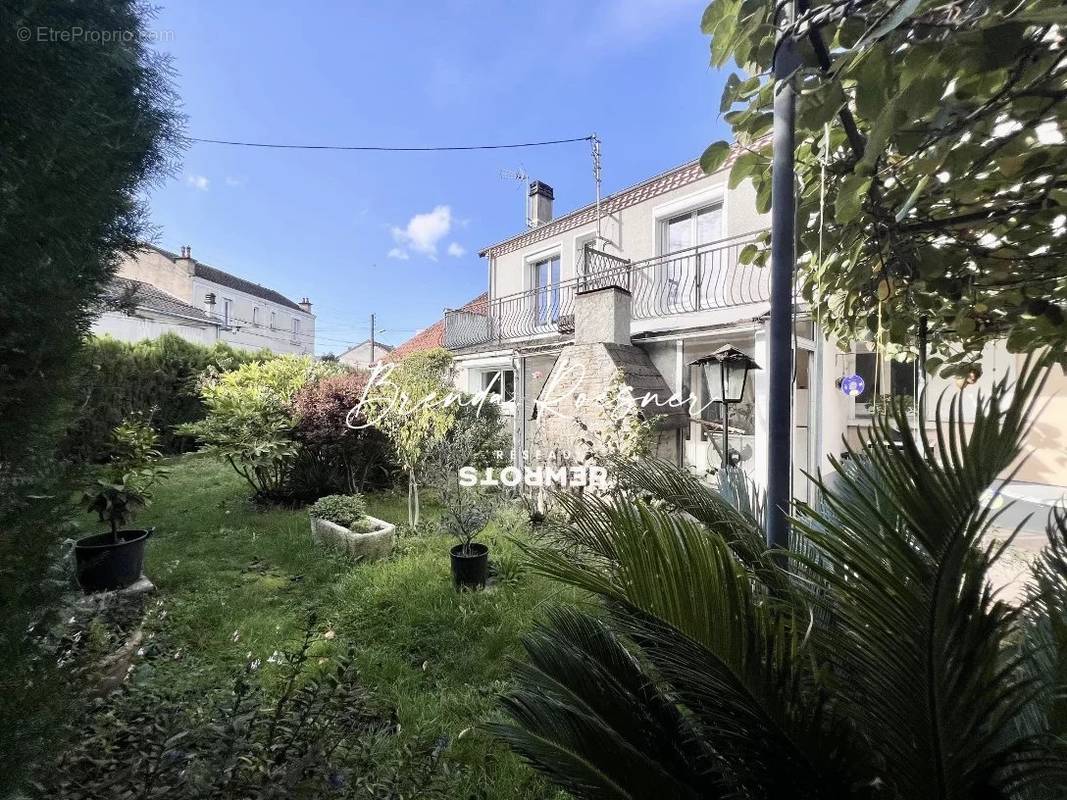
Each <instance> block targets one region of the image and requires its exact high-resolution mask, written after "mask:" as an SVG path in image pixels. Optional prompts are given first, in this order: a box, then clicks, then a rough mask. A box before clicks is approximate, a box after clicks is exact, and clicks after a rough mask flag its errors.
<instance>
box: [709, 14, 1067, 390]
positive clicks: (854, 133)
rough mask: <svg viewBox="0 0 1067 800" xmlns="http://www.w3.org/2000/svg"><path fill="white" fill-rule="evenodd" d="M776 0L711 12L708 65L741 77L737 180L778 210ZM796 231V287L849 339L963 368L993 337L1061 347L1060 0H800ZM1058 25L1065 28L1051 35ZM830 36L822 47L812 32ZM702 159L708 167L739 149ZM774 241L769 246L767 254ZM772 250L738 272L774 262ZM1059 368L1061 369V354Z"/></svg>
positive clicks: (731, 102) (713, 150)
mask: <svg viewBox="0 0 1067 800" xmlns="http://www.w3.org/2000/svg"><path fill="white" fill-rule="evenodd" d="M775 8H776V4H775V3H772V2H769V1H768V0H714V2H713V3H712V4H711V5H709V6H708V8H707V11H706V12H705V14H704V19H703V29H704V31H705V32H706V33H708V34H709V35H710V36H711V56H712V63H713V64H715V65H719V66H721V65H724V64H726V63H727V62H729V61H731V60H732V61H733V62H734V63H736V64H737V65H738V66H739V67H740V68H741V70H742V74H741V75H737V74H731V75H730V77H729V79H728V80H727V83H726V87H725V90H724V92H723V96H722V102H721V106H720V109H721V111H722V112H723V113H724V114H725V118H726V121H727V122H729V123H730V125H731V127H732V128H733V132H734V137H735V139H736V141H737V142H738V144H739V145H740V147H741V149H742V152H741V154H740V156H739V157H738V158H737V159H736V160H735V161H734V163H733V166H732V168H731V170H730V177H729V184H730V185H731V186H737V185H738V184H739V183H740V182H741V181H742V180H744V179H745V178H751V179H752V180H753V182H754V184H755V188H756V197H757V205H758V206H759V209H760V210H761V211H767V210H768V209H769V208H770V194H771V190H770V182H771V179H770V148H771V144H770V140H769V137H768V134H769V133H770V130H771V125H772V113H771V112H772V103H773V97H774V84H773V82H772V81H771V80H770V79H769V75H770V73H771V68H772V63H773V58H774V54H775V35H776V32H775V25H774V20H775V18H774V14H775ZM797 8H798V9H800V13H799V14H798V15H797V17H796V19H795V22H794V23H793V24H791V25H789V26H788V27H787V28H786V35H788V36H789V37H790V38H791V39H792V40H793V41H795V43H796V47H797V55H798V58H799V63H798V64H796V65H795V66H796V69H795V71H792V72H791V76H790V78H789V80H791V82H792V83H793V85H794V87H795V88H796V90H797V92H798V103H797V128H796V136H797V151H796V159H797V161H796V166H797V183H798V205H797V221H798V227H799V251H798V255H799V257H800V263H801V266H802V270H803V292H804V296H805V298H806V299H807V300H808V301H810V302H811V304H812V306H813V310H814V313H815V314H816V315H818V318H819V320H820V321H821V322H822V323H824V324H825V325H826V326H827V328H828V331H829V332H830V333H831V334H832V335H834V336H836V337H838V338H839V339H840V340H841V341H842V342H843V343H844V342H851V341H854V340H857V339H859V340H867V341H874V340H877V345H878V346H879V348H880V349H881V350H882V351H883V352H885V353H887V354H889V355H897V354H899V355H900V357H901V358H906V357H907V356H908V354H909V353H914V352H915V348H916V342H917V340H918V337H919V333H920V326H921V325H922V324H923V323H922V322H921V321H922V320H925V321H926V322H925V324H926V325H927V326H928V339H929V342H930V345H931V348H932V349H933V350H935V351H936V355H935V357H933V358H931V359H930V361H929V363H928V367H929V368H930V369H931V370H934V369H937V368H938V367H941V369H942V372H943V373H944V374H964V373H966V371H967V369H968V368H969V365H970V364H971V363H973V361H974V360H976V359H977V358H978V356H979V355H980V352H981V349H982V347H983V346H984V345H985V344H986V343H988V342H989V341H991V340H993V339H997V338H1002V337H1007V340H1008V346H1009V349H1011V350H1012V351H1015V352H1021V351H1029V350H1037V349H1040V348H1042V347H1045V346H1048V347H1051V348H1052V349H1053V350H1055V351H1056V352H1058V353H1064V352H1065V351H1067V314H1065V311H1067V271H1065V270H1064V268H1063V264H1064V259H1065V258H1067V236H1065V235H1064V233H1065V220H1067V217H1065V214H1067V175H1065V174H1064V172H1063V170H1062V164H1063V163H1064V161H1065V159H1067V146H1065V144H1064V135H1065V133H1067V111H1065V109H1067V105H1065V103H1067V51H1065V48H1064V28H1063V22H1064V16H1063V9H1062V7H1061V4H1060V3H1059V2H1058V0H1022V2H1017V1H1016V0H977V1H976V2H971V1H970V0H959V1H956V0H952V1H950V2H942V0H936V1H935V0H873V1H872V2H862V3H852V2H843V1H842V0H829V1H828V2H817V3H812V4H800V3H798V4H797ZM1057 23H1058V24H1057ZM815 29H819V30H821V36H822V43H823V44H824V45H825V46H820V44H819V43H817V42H816V40H815V37H814V36H813V35H812V31H814V30H815ZM729 151H730V148H729V147H728V145H727V144H726V143H725V142H716V143H715V144H713V145H711V146H710V147H709V148H708V149H707V151H706V152H705V153H704V157H703V159H702V162H703V165H704V167H705V169H706V170H707V171H709V172H710V171H714V170H716V169H718V168H720V167H721V166H722V165H723V164H724V163H725V160H726V158H727V156H728V154H729ZM765 244H766V238H765V239H764V245H765ZM768 258H769V253H768V251H767V249H766V247H765V246H764V247H757V246H754V247H750V248H746V251H745V252H744V253H743V255H742V260H743V261H748V262H751V261H756V262H757V263H760V264H763V263H766V261H767V260H768ZM1061 363H1067V355H1065V356H1063V357H1062V359H1061Z"/></svg>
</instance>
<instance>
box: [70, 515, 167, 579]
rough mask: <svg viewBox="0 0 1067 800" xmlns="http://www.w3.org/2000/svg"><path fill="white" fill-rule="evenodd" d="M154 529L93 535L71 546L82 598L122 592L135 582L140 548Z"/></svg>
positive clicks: (140, 563) (141, 558) (141, 553)
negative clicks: (90, 595)
mask: <svg viewBox="0 0 1067 800" xmlns="http://www.w3.org/2000/svg"><path fill="white" fill-rule="evenodd" d="M153 530H154V529H152V528H149V529H148V530H130V531H119V532H118V535H117V537H112V536H111V534H110V533H97V534H95V535H93V536H86V537H85V538H84V539H79V540H78V541H77V542H76V543H75V545H74V561H75V564H76V565H77V570H78V585H80V586H81V587H82V591H83V592H85V593H86V594H92V593H93V592H107V591H113V590H115V589H125V588H126V587H127V586H130V585H132V584H134V583H136V582H137V579H138V578H140V577H141V570H142V569H143V567H144V545H145V541H146V540H147V539H148V537H149V536H151V535H152V531H153ZM116 539H117V541H116Z"/></svg>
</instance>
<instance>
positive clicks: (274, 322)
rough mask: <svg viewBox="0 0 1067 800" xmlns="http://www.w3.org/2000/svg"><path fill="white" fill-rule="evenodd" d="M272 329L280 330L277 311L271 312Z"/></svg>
mask: <svg viewBox="0 0 1067 800" xmlns="http://www.w3.org/2000/svg"><path fill="white" fill-rule="evenodd" d="M270 329H271V330H272V331H276V330H278V314H277V312H275V311H271V312H270Z"/></svg>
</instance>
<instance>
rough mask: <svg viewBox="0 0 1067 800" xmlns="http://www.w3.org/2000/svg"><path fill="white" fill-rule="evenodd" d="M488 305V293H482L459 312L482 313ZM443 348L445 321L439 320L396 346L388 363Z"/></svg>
mask: <svg viewBox="0 0 1067 800" xmlns="http://www.w3.org/2000/svg"><path fill="white" fill-rule="evenodd" d="M488 304H489V293H488V292H482V293H481V294H480V295H478V296H477V297H475V298H474V299H473V300H471V301H470V302H469V303H467V304H466V305H465V306H463V307H462V308H461V309H459V310H460V311H479V310H481V311H484V310H485V309H486V307H487V306H488ZM444 346H445V321H444V319H439V320H437V322H435V323H434V324H433V325H431V326H430V327H428V328H423V329H422V330H421V331H419V332H418V333H416V334H415V335H414V336H412V337H411V338H410V339H408V340H407V341H406V342H404V343H403V344H400V345H397V347H396V349H394V350H393V352H391V353H390V354H389V358H388V359H387V360H388V361H399V360H400V359H401V358H403V357H404V356H409V355H411V354H412V353H418V352H421V351H423V350H432V349H433V348H435V347H444Z"/></svg>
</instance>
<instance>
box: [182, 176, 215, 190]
mask: <svg viewBox="0 0 1067 800" xmlns="http://www.w3.org/2000/svg"><path fill="white" fill-rule="evenodd" d="M185 182H186V183H187V184H188V185H189V186H192V187H193V188H194V189H199V190H200V191H201V192H206V191H207V187H208V184H209V183H211V181H209V180H208V179H207V176H206V175H186V176H185Z"/></svg>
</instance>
